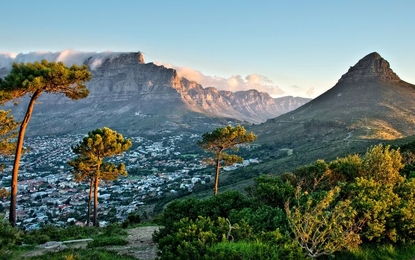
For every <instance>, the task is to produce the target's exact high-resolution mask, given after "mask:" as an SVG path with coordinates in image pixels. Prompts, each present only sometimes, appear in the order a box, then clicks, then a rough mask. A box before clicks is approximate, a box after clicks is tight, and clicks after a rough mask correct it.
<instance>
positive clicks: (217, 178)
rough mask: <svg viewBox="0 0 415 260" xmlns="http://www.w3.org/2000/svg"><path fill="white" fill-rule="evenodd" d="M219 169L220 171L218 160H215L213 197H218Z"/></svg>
mask: <svg viewBox="0 0 415 260" xmlns="http://www.w3.org/2000/svg"><path fill="white" fill-rule="evenodd" d="M219 169H220V158H219V157H218V158H216V175H215V187H214V189H213V195H214V196H216V195H218V188H219Z"/></svg>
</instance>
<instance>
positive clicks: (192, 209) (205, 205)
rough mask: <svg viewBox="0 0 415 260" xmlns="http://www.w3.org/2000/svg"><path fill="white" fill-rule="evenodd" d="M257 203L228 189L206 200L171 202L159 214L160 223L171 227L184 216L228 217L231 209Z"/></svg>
mask: <svg viewBox="0 0 415 260" xmlns="http://www.w3.org/2000/svg"><path fill="white" fill-rule="evenodd" d="M253 206H255V203H254V202H253V201H252V200H251V199H248V198H246V197H245V196H243V195H242V194H241V193H239V192H237V191H228V192H224V193H221V194H219V195H217V196H213V197H211V198H209V199H206V200H198V199H195V198H190V199H185V200H175V201H173V202H171V203H170V204H169V205H168V206H167V208H166V209H165V210H164V212H163V213H162V214H161V215H160V216H159V220H158V222H159V224H160V225H162V226H164V227H165V228H167V229H169V228H170V227H171V226H172V224H173V223H175V222H178V221H180V220H181V219H182V218H188V219H190V220H196V219H197V218H198V217H199V216H204V217H210V218H211V219H217V218H218V217H224V218H227V217H228V216H229V213H230V211H231V210H241V209H244V208H246V207H253Z"/></svg>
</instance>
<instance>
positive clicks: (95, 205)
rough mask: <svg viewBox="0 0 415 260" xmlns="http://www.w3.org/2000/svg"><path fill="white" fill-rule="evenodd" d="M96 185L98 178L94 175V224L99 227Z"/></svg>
mask: <svg viewBox="0 0 415 260" xmlns="http://www.w3.org/2000/svg"><path fill="white" fill-rule="evenodd" d="M98 185H99V178H98V176H96V177H95V187H94V226H95V227H99V223H98Z"/></svg>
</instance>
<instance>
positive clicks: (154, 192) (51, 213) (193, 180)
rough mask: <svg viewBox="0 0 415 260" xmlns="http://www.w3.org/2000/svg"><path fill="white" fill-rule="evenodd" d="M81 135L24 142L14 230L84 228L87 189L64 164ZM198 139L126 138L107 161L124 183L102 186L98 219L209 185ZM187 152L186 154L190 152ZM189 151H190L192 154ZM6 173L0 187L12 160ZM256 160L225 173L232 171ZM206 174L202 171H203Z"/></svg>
mask: <svg viewBox="0 0 415 260" xmlns="http://www.w3.org/2000/svg"><path fill="white" fill-rule="evenodd" d="M82 138H83V136H82V135H64V136H38V137H32V138H27V139H26V140H25V144H24V148H25V153H24V155H23V156H22V160H21V164H20V169H19V184H18V197H17V221H18V225H20V226H22V227H24V228H25V229H28V230H30V229H36V228H39V227H40V226H41V225H42V224H53V225H58V226H65V225H69V224H76V225H85V220H86V210H87V200H88V193H89V183H87V182H80V183H77V182H75V181H74V177H73V173H72V172H71V170H72V168H71V167H70V166H69V165H67V161H68V160H69V159H71V158H73V157H74V156H75V154H74V153H73V152H72V149H71V147H72V146H74V145H76V144H78V143H79V141H80V140H82ZM199 138H200V136H199V135H196V134H179V135H171V136H164V137H162V138H161V140H157V141H155V140H150V139H148V138H144V137H130V139H131V141H132V143H133V146H132V147H131V149H130V150H128V151H127V152H125V153H124V154H122V155H120V156H116V157H112V158H110V159H109V161H111V162H114V163H121V162H122V163H124V164H125V165H126V169H127V171H128V176H127V177H121V178H119V179H118V180H115V181H112V182H108V183H105V182H104V183H102V184H101V185H100V187H99V196H98V198H99V206H98V207H99V219H100V220H102V223H101V225H105V220H111V221H123V220H124V219H125V218H126V217H127V215H128V214H129V213H132V212H135V211H136V210H137V209H139V208H140V207H142V206H143V205H145V203H146V202H147V201H149V200H153V201H154V200H157V199H160V198H163V197H165V196H168V195H175V194H177V193H179V192H184V191H185V192H191V191H192V190H193V188H194V187H195V185H196V184H201V185H205V184H207V183H209V182H210V181H211V180H212V178H213V174H214V171H213V170H210V169H206V168H207V165H206V164H204V163H202V156H203V155H202V150H201V149H199V148H198V147H197V145H196V143H197V141H198V139H199ZM189 147H190V148H189ZM192 147H193V148H192ZM2 159H3V163H4V164H6V169H5V170H4V171H3V173H2V174H1V175H0V187H6V188H8V187H9V186H10V181H11V171H12V163H13V158H2ZM250 163H259V161H258V160H257V159H247V160H245V161H244V162H243V163H241V164H235V165H233V166H228V167H225V168H224V170H225V171H230V170H234V169H236V168H237V167H243V166H246V165H249V164H250ZM204 169H205V170H204ZM9 206H10V201H9V200H8V199H4V200H2V201H1V200H0V214H2V213H4V214H6V217H7V214H8V208H9Z"/></svg>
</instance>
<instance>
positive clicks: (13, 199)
mask: <svg viewBox="0 0 415 260" xmlns="http://www.w3.org/2000/svg"><path fill="white" fill-rule="evenodd" d="M40 94H42V91H40V90H37V91H35V93H33V95H32V97H31V98H30V102H29V105H28V106H27V110H26V115H25V117H24V119H23V122H22V123H21V124H20V130H19V136H18V137H17V144H16V153H15V156H14V164H13V173H12V180H11V184H10V186H11V192H10V193H11V196H10V213H9V221H10V223H11V225H12V226H13V227H15V226H16V204H17V180H18V176H19V165H20V157H21V156H22V148H23V140H24V135H25V132H26V127H27V125H28V123H29V121H30V118H31V116H32V112H33V107H34V105H35V101H36V99H37V98H38V97H39V96H40Z"/></svg>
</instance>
